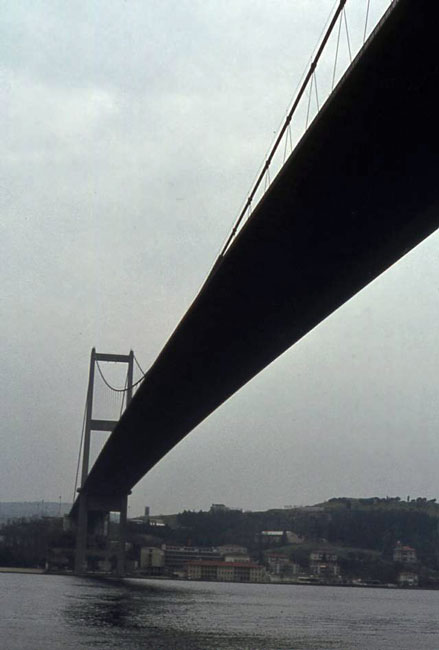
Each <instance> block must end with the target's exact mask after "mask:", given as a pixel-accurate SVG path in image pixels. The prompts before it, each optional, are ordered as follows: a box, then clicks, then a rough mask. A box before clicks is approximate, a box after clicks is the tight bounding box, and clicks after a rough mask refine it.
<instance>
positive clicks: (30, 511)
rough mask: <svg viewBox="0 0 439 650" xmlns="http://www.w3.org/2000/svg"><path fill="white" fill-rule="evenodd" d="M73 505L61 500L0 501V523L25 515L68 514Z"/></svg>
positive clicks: (50, 515) (51, 515) (28, 516)
mask: <svg viewBox="0 0 439 650" xmlns="http://www.w3.org/2000/svg"><path fill="white" fill-rule="evenodd" d="M71 507H72V504H71V503H60V502H59V501H0V524H2V523H5V522H7V521H8V520H10V519H21V518H23V517H24V518H30V517H58V516H62V515H65V514H67V513H68V512H69V511H70V508H71Z"/></svg>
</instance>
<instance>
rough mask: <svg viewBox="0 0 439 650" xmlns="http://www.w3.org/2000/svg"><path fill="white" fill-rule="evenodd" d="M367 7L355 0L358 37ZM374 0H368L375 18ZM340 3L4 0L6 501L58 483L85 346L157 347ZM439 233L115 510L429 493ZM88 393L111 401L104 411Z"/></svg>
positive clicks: (69, 465)
mask: <svg viewBox="0 0 439 650" xmlns="http://www.w3.org/2000/svg"><path fill="white" fill-rule="evenodd" d="M366 5H367V2H366V0H350V1H349V2H348V21H349V29H350V38H351V45H352V48H353V49H355V48H356V47H358V45H359V44H360V43H361V40H362V32H363V28H364V18H365V9H366ZM387 5H388V2H387V1H386V0H372V2H371V15H370V20H369V27H372V26H373V25H374V24H375V23H376V21H377V19H378V17H379V16H380V15H381V14H382V13H383V11H384V9H385V8H386V6H387ZM333 6H334V0H296V1H295V2H291V0H270V1H267V0H233V1H232V0H143V1H140V0H138V1H136V0H126V1H122V0H102V1H95V0H87V1H81V0H77V1H76V2H63V1H61V0H59V1H55V0H44V1H38V0H29V1H26V0H20V2H16V1H15V0H0V12H1V31H2V33H1V35H0V49H1V57H0V60H1V61H2V68H1V94H2V101H1V129H2V138H3V156H2V158H1V160H0V166H1V179H2V182H1V199H0V200H1V224H0V227H1V239H0V247H1V248H0V265H1V273H2V279H3V291H2V301H1V302H2V318H1V321H0V328H1V338H0V346H1V348H0V349H1V353H0V362H1V370H2V379H1V381H2V418H1V420H2V425H1V432H0V448H1V455H0V500H2V501H15V500H17V501H18V500H37V499H45V500H56V499H57V498H58V497H59V496H60V495H61V496H62V499H63V501H68V500H69V499H71V497H72V491H73V486H74V479H75V470H76V460H77V453H78V446H79V439H80V434H81V424H82V415H83V409H84V400H85V393H86V388H87V377H88V364H89V355H90V350H91V348H92V347H93V346H96V348H97V350H98V351H99V352H115V353H128V351H129V350H130V348H132V349H134V351H135V354H136V357H137V358H138V359H139V361H140V363H141V365H142V366H143V367H144V368H147V367H148V366H149V365H150V364H151V363H152V362H153V361H154V359H155V357H156V356H157V355H158V353H159V352H160V350H161V348H162V347H163V345H164V344H165V342H166V341H167V339H168V337H169V336H170V334H171V333H172V331H173V329H174V328H175V326H176V324H177V323H178V321H179V320H180V318H181V317H182V315H183V314H184V313H185V311H186V309H187V308H188V306H189V305H190V303H191V301H192V299H193V298H194V296H195V294H196V292H197V290H198V289H199V287H200V285H201V284H202V282H203V280H204V278H205V276H206V274H207V272H208V270H209V268H210V267H211V265H212V263H213V261H214V259H215V257H216V254H217V253H218V250H219V248H220V246H221V244H222V243H223V241H224V240H225V238H226V236H227V234H228V232H229V230H230V228H231V226H232V224H233V222H234V220H235V218H236V216H237V213H238V211H239V208H240V206H241V204H242V203H243V201H244V199H245V197H246V194H247V192H248V190H249V189H250V184H251V182H252V180H253V178H254V177H255V174H256V172H257V171H258V168H259V167H260V165H261V163H262V162H263V158H264V155H265V153H266V151H267V149H268V147H269V145H270V143H271V142H272V140H273V138H274V136H275V132H276V130H277V129H278V127H279V124H280V123H281V121H282V119H283V117H284V116H285V113H286V110H287V109H288V107H289V105H290V103H291V100H292V97H293V93H294V90H295V88H296V86H297V84H298V82H299V80H300V78H301V76H302V73H303V72H304V70H305V67H306V64H307V62H308V60H309V57H310V55H311V54H312V51H313V49H314V46H315V45H316V43H317V40H318V37H319V35H320V33H321V31H322V28H323V27H324V24H325V22H326V20H327V18H328V15H329V14H330V11H331V9H332V8H333ZM341 43H342V45H341V49H340V62H341V63H343V61H345V60H347V56H348V54H347V46H346V39H344V40H342V42H341ZM332 61H333V59H331V62H329V60H328V61H327V62H326V63H325V62H323V63H322V67H321V71H320V76H321V77H320V81H321V83H322V87H323V86H324V84H325V82H326V83H327V84H328V83H329V82H330V81H331V74H332V72H331V66H330V63H331V64H332ZM340 72H342V70H341V69H340ZM319 92H320V93H322V96H321V97H320V100H321V99H322V97H323V95H324V92H323V90H321V89H319ZM312 110H313V107H312V105H311V112H312ZM299 127H300V128H301V125H300V120H299V123H298V126H297V127H295V128H297V129H298V130H300V129H299ZM298 133H299V131H297V134H298ZM438 244H439V239H438V236H437V235H433V236H432V237H430V238H429V240H427V241H426V242H424V244H422V245H421V246H419V247H418V248H417V249H416V250H415V251H413V252H411V253H410V254H409V255H407V256H406V257H405V258H404V259H403V260H402V261H401V262H400V263H398V264H397V265H395V266H394V267H393V268H392V269H390V270H389V271H388V272H387V273H386V274H385V275H383V276H382V277H380V278H379V279H377V280H376V281H375V282H374V283H372V285H370V286H369V287H368V288H367V289H365V290H364V291H363V292H361V294H359V295H357V296H356V297H355V298H354V299H352V300H351V301H350V302H349V303H348V304H346V305H345V306H344V307H342V308H341V309H339V310H338V311H337V312H336V313H335V314H333V315H332V316H331V317H330V318H329V319H327V320H326V321H325V322H324V323H322V324H321V325H320V326H319V327H318V328H316V329H315V330H314V331H312V332H311V333H310V334H308V335H307V336H306V337H305V338H304V339H302V340H301V341H300V342H299V343H297V344H296V345H295V346H294V347H293V348H291V349H290V350H289V351H288V352H287V353H285V354H284V355H283V356H282V357H281V358H280V359H278V360H277V361H276V362H274V363H273V364H272V365H271V366H270V367H269V368H267V369H266V370H265V371H264V372H263V373H261V374H260V375H259V376H258V377H257V378H256V379H254V380H253V381H252V382H250V384H248V385H247V386H246V387H244V388H243V389H242V390H241V391H240V392H239V393H237V394H236V395H235V396H234V397H232V398H231V399H230V400H229V401H228V402H227V403H226V404H225V405H223V406H222V407H221V408H220V409H218V410H217V411H216V412H215V413H214V414H213V415H211V416H210V417H209V418H208V419H207V420H206V421H205V422H204V423H202V424H201V425H200V426H199V427H197V429H195V430H194V431H193V432H192V433H191V434H190V435H189V436H188V437H187V438H186V439H185V440H184V441H183V442H181V443H180V444H179V445H178V446H177V447H176V448H175V449H174V450H173V451H172V452H171V453H169V454H168V456H167V457H166V458H165V459H163V460H162V461H161V462H160V463H159V464H158V465H157V466H156V467H155V468H154V469H153V470H152V471H151V472H150V473H149V474H148V475H147V476H146V477H145V478H144V479H143V480H142V481H141V482H140V483H139V484H138V486H137V487H136V488H135V490H134V493H133V495H132V496H131V501H130V513H131V514H137V513H139V512H140V511H141V509H142V508H143V506H144V505H146V504H149V505H150V506H151V508H152V511H153V512H154V513H160V512H163V513H165V512H167V513H169V512H175V511H178V510H181V509H183V508H190V509H199V508H203V509H207V508H208V507H209V506H210V504H211V503H212V502H221V503H226V504H228V505H230V506H237V507H242V508H245V509H265V508H269V507H282V506H283V505H287V504H311V503H315V502H318V501H320V500H323V499H327V498H330V497H333V496H348V495H350V496H370V495H381V496H385V495H400V496H407V495H411V496H418V495H423V496H429V497H433V496H437V494H438V491H439V478H438V475H437V466H438V460H439V458H438V456H439V443H438V436H437V429H438V425H439V413H438V410H439V407H438V400H437V390H438V389H437V384H438V376H439V351H438V345H437V339H438V323H439V300H438V299H439V277H438V274H439V263H438V255H437V250H438ZM117 372H118V370H117V369H114V368H112V367H110V368H108V373H109V376H110V377H111V378H112V379H113V381H114V382H116V383H118V385H121V384H123V380H122V378H120V377H119V376H118V375H117ZM115 373H116V374H115ZM101 388H102V387H101ZM101 388H99V390H98V391H97V393H99V395H98V396H97V408H99V409H100V413H102V417H105V415H106V413H104V411H105V409H106V407H107V404H108V405H109V407H108V408H110V406H112V408H117V405H115V402H114V396H111V397H109V396H107V397H105V395H104V392H103V391H102V389H101ZM98 398H99V399H98ZM111 400H113V401H111ZM98 402H99V404H98ZM94 435H95V445H94V447H95V453H96V447H97V445H98V442H99V441H100V442H103V440H104V434H102V433H97V434H94Z"/></svg>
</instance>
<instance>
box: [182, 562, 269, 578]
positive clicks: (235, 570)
mask: <svg viewBox="0 0 439 650" xmlns="http://www.w3.org/2000/svg"><path fill="white" fill-rule="evenodd" d="M185 568H186V576H187V578H188V579H189V580H217V581H220V582H267V576H266V573H265V569H264V567H262V566H260V565H259V564H254V563H251V562H215V561H209V560H204V561H203V560H199V561H193V562H188V563H187V564H186V567H185Z"/></svg>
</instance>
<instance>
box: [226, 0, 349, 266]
mask: <svg viewBox="0 0 439 650" xmlns="http://www.w3.org/2000/svg"><path fill="white" fill-rule="evenodd" d="M345 4H346V0H340V2H339V5H338V7H337V9H336V11H335V14H334V16H333V18H332V20H331V23H330V25H329V27H328V29H327V30H326V33H325V36H324V37H323V40H322V42H321V44H320V47H319V49H318V50H317V54H316V56H315V57H314V59H313V61H312V62H311V66H310V69H309V71H308V73H307V75H306V77H305V79H304V81H303V83H302V85H301V87H300V90H299V92H298V94H297V97H296V99H295V100H294V103H293V105H292V107H291V109H290V111H289V113H288V115H287V117H286V119H285V122H284V124H283V126H282V128H281V130H280V131H279V134H278V136H277V138H276V140H275V142H274V145H273V147H272V148H271V151H270V153H269V155H268V157H267V159H266V161H265V163H264V165H263V167H262V170H261V172H260V174H259V176H258V178H257V180H256V183H255V184H254V186H253V189H252V190H251V192H250V194H249V196H248V198H247V201H246V202H245V204H244V207H243V208H242V210H241V212H240V214H239V217H238V219H237V221H236V223H235V225H234V226H233V228H232V231H231V233H230V235H229V237H228V238H227V240H226V243H225V244H224V246H223V248H222V250H221V253H220V255H219V258H218V260H217V261H216V263H215V265H214V269H215V267H216V265H217V263H218V261H219V260H220V259H221V258H222V257H223V256H224V254H225V252H226V250H227V249H228V247H229V245H230V242H231V241H232V239H233V238H234V236H235V234H236V232H237V230H238V228H239V226H240V224H241V222H242V220H243V218H244V216H245V214H246V212H247V210H248V208H249V207H250V205H251V202H252V201H253V199H254V197H255V194H256V192H257V190H258V189H259V186H260V184H261V182H262V180H263V179H264V176H265V174H266V172H267V170H268V168H269V167H270V164H271V162H272V160H273V157H274V154H275V153H276V151H277V148H278V147H279V144H280V142H281V140H282V138H283V136H284V133H285V131H286V130H287V128H288V126H289V124H290V122H291V119H292V117H293V115H294V113H295V112H296V109H297V106H298V104H299V102H300V100H301V98H302V96H303V94H304V92H305V90H306V88H307V86H308V83H309V81H310V79H311V78H312V76H313V74H314V71H315V69H316V66H317V63H318V62H319V60H320V57H321V55H322V52H323V50H324V49H325V46H326V43H327V42H328V39H329V37H330V36H331V34H332V30H333V29H334V26H335V25H336V23H337V20H338V17H339V15H340V14H341V12H342V11H343V9H344V6H345ZM346 29H347V27H346Z"/></svg>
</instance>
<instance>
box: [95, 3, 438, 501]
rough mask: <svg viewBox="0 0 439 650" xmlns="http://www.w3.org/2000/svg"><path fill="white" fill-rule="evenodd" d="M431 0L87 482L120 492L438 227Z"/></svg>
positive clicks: (340, 109) (306, 159)
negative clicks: (240, 389) (239, 390)
mask: <svg viewBox="0 0 439 650" xmlns="http://www.w3.org/2000/svg"><path fill="white" fill-rule="evenodd" d="M438 24H439V3H437V2H432V1H431V0H416V2H414V1H413V0H400V2H399V3H398V4H397V5H396V7H395V8H394V10H393V11H392V12H391V13H390V15H389V17H388V18H387V20H386V21H385V22H384V24H383V25H382V26H381V28H380V29H379V31H378V33H377V34H376V35H375V37H374V38H373V39H372V40H371V41H370V42H369V44H368V46H367V48H366V50H365V51H364V53H363V55H362V56H361V57H360V58H359V60H358V61H357V62H356V64H355V65H354V66H353V67H352V69H351V70H350V72H349V73H348V74H347V75H346V76H345V78H344V79H343V80H342V82H341V84H339V87H338V88H337V89H336V92H335V93H334V94H333V95H332V97H331V98H330V99H329V100H328V102H327V103H326V105H325V106H324V108H323V110H322V111H321V112H320V114H319V116H318V117H317V119H316V120H315V121H314V123H313V124H312V126H311V128H310V129H309V130H308V132H307V133H306V135H305V136H304V138H303V139H302V141H301V142H300V144H299V146H298V147H297V148H296V150H295V151H294V152H293V154H292V155H291V157H290V158H289V160H288V161H287V163H286V165H285V166H284V168H283V170H282V171H281V173H280V174H279V175H278V177H277V178H276V180H275V181H274V182H273V184H272V186H271V188H270V190H269V191H268V193H267V194H266V195H265V197H264V198H263V200H262V201H261V202H260V204H259V206H258V207H257V209H256V210H255V211H254V213H253V215H252V217H251V219H250V220H249V221H248V222H247V224H246V225H245V227H244V228H243V229H242V231H241V232H240V234H239V236H238V237H237V239H236V240H235V241H234V243H233V245H232V246H231V248H230V249H229V250H228V252H227V254H226V255H225V258H224V260H223V262H222V263H221V264H220V265H219V267H218V268H217V270H216V272H215V274H214V275H213V276H212V277H211V279H210V280H209V282H208V283H207V284H206V285H205V286H204V288H203V289H202V291H201V292H200V294H199V295H198V297H197V298H196V299H195V301H194V303H193V304H192V306H191V307H190V309H189V310H188V312H187V313H186V315H185V316H184V318H183V320H182V321H181V322H180V324H179V325H178V327H177V329H176V330H175V332H174V334H173V335H172V337H171V338H170V340H169V341H168V343H167V345H166V346H165V348H164V349H163V351H162V352H161V354H160V355H159V357H158V359H157V361H156V362H155V364H154V365H153V367H152V369H151V371H150V372H149V374H148V376H147V378H146V379H145V381H144V382H143V384H142V385H141V387H140V388H139V390H138V392H137V394H136V395H135V397H134V399H133V401H132V403H131V405H130V407H129V408H128V410H127V411H126V412H125V414H124V415H123V417H122V419H121V420H120V422H119V424H118V425H117V427H116V429H115V430H114V431H113V433H112V435H111V437H110V438H109V440H108V442H107V444H106V445H105V447H104V449H103V451H102V453H101V455H100V456H99V458H98V460H97V462H96V463H95V465H94V467H93V468H92V471H91V473H90V475H89V477H88V479H87V481H86V484H85V491H86V492H87V493H91V494H107V493H126V492H127V491H129V490H130V489H131V488H132V487H133V485H135V484H136V483H137V482H138V481H139V479H140V478H142V476H143V475H144V474H145V473H146V472H147V471H148V470H149V469H150V468H151V467H152V466H153V465H155V464H156V463H157V461H159V460H160V459H161V458H162V457H163V456H164V455H165V454H166V453H167V452H168V451H169V450H170V449H171V448H172V447H173V446H174V445H175V444H177V443H178V442H179V441H180V440H181V439H182V438H183V437H184V436H185V435H186V434H187V433H189V432H190V431H191V430H192V429H193V428H194V427H195V426H196V425H197V424H199V423H200V422H201V421H202V420H203V419H204V418H206V417H207V416H208V415H209V414H210V413H211V412H212V411H213V410H214V409H216V408H217V407H218V406H219V405H220V404H221V403H223V402H224V401H225V400H226V399H227V398H228V397H229V396H230V395H232V394H233V393H234V392H235V391H237V390H238V389H239V388H240V387H241V386H243V385H244V384H245V383H246V382H248V381H249V380H250V379H251V378H252V377H254V375H256V374H257V373H258V372H260V371H261V370H262V369H263V368H264V367H266V366H267V365H268V364H269V363H271V362H272V361H273V360H274V359H275V358H276V357H277V356H278V355H280V354H281V353H282V352H284V351H285V350H286V349H287V348H288V347H290V346H291V345H292V344H293V343H295V342H296V341H297V340H299V339H300V338H301V337H302V336H304V335H305V334H306V333H307V332H309V331H310V330H311V329H312V328H313V327H315V326H316V325H317V324H318V323H320V322H321V321H322V320H323V319H324V318H325V317H326V316H328V315H329V314H330V313H331V312H333V311H334V310H335V309H337V308H338V307H339V306H340V305H342V304H343V303H344V302H345V301H347V300H348V299H349V298H350V297H351V296H353V295H354V294H355V293H356V292H358V291H359V290H360V289H361V288H362V287H364V286H365V285H367V284H368V283H369V282H370V281H371V280H373V279H374V278H376V277H377V276H378V275H379V274H380V273H382V272H383V271H384V270H385V269H387V268H388V267H389V266H390V265H391V264H393V263H394V262H396V261H397V260H398V259H399V258H400V257H401V256H402V255H404V254H405V253H406V252H407V251H408V250H409V249H411V248H412V247H414V246H416V245H417V244H418V243H419V242H420V241H421V240H422V239H424V238H425V237H426V236H427V235H429V234H430V233H432V232H433V231H434V230H435V229H436V228H437V227H438V226H439V188H438V170H439V131H438V111H437V95H436V93H437V87H438V86H439V67H438V57H437V46H436V39H437V25H438Z"/></svg>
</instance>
